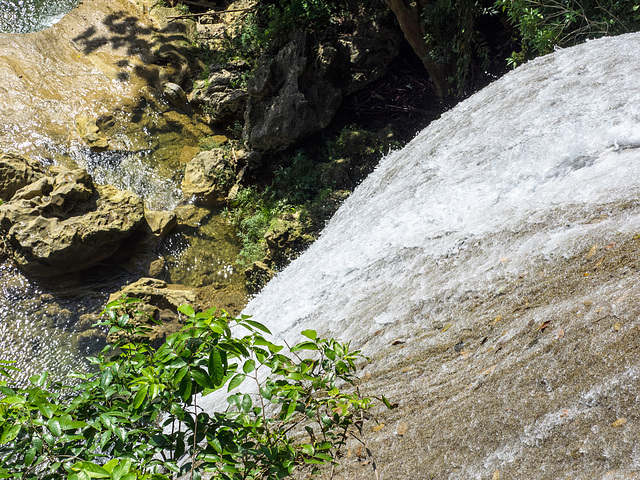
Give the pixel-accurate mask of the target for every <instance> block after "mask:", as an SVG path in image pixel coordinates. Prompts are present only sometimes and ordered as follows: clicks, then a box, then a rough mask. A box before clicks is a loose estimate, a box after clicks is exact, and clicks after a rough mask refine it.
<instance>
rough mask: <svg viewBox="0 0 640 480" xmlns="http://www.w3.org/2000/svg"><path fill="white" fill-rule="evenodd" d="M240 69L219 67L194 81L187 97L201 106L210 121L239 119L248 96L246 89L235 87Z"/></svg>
mask: <svg viewBox="0 0 640 480" xmlns="http://www.w3.org/2000/svg"><path fill="white" fill-rule="evenodd" d="M241 80H242V69H233V68H231V66H230V68H229V69H227V68H219V69H218V70H216V71H214V72H212V73H211V75H210V76H209V78H208V79H207V80H200V81H198V82H196V83H195V85H194V89H193V91H192V92H191V94H190V96H189V99H190V101H191V103H192V104H194V105H199V106H201V107H203V110H205V111H206V112H207V113H208V114H209V119H210V122H211V123H232V122H234V121H236V120H241V119H242V117H243V114H244V109H245V107H246V105H247V98H248V97H249V95H248V93H247V91H246V89H244V88H236V85H237V84H239V83H241Z"/></svg>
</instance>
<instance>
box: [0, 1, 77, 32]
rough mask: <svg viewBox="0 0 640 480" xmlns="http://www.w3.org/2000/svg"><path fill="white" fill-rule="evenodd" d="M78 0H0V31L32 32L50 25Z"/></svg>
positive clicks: (68, 10)
mask: <svg viewBox="0 0 640 480" xmlns="http://www.w3.org/2000/svg"><path fill="white" fill-rule="evenodd" d="M77 4H78V0H56V1H49V0H0V33H30V32H37V31H38V30H42V29H43V28H47V27H50V26H51V25H53V24H54V23H56V22H58V21H59V20H60V19H61V18H62V17H63V16H64V14H65V13H68V12H70V11H71V10H72V9H73V7H75V6H76V5H77Z"/></svg>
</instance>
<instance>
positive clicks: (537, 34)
mask: <svg viewBox="0 0 640 480" xmlns="http://www.w3.org/2000/svg"><path fill="white" fill-rule="evenodd" d="M496 6H497V7H499V8H501V9H502V10H503V11H504V12H505V13H506V14H507V16H508V18H509V21H510V22H511V23H512V24H513V25H514V26H515V28H516V30H517V33H518V37H519V38H518V41H519V43H520V46H521V50H520V51H519V52H514V53H512V55H511V57H510V58H509V63H510V64H512V65H513V66H516V65H518V64H520V63H522V62H523V61H525V60H528V59H530V58H534V57H536V56H539V55H544V54H547V53H550V52H552V51H553V48H554V47H556V46H560V47H565V46H571V45H575V44H577V43H580V42H582V41H584V40H586V39H589V38H597V37H602V36H606V35H616V34H619V33H625V32H629V31H636V30H638V29H640V1H638V0H621V1H620V0H586V1H583V2H577V1H576V0H497V1H496Z"/></svg>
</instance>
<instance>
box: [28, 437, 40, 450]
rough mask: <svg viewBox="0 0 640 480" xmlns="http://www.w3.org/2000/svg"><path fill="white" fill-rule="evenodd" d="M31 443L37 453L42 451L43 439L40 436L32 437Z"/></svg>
mask: <svg viewBox="0 0 640 480" xmlns="http://www.w3.org/2000/svg"><path fill="white" fill-rule="evenodd" d="M31 444H32V445H33V447H34V448H35V449H36V451H37V452H38V453H42V446H43V441H42V439H41V438H38V437H34V438H32V439H31Z"/></svg>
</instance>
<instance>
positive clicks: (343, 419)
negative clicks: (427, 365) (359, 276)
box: [0, 299, 389, 480]
mask: <svg viewBox="0 0 640 480" xmlns="http://www.w3.org/2000/svg"><path fill="white" fill-rule="evenodd" d="M137 302H138V301H137V300H134V299H122V300H119V301H116V302H112V303H110V304H108V305H107V307H106V309H105V312H104V313H105V315H106V319H105V320H104V321H102V322H101V323H100V324H101V325H103V326H105V327H108V328H109V331H110V333H120V334H121V335H120V336H119V337H120V339H121V340H120V341H119V342H118V344H116V345H113V346H110V347H106V348H105V350H103V351H102V352H101V354H100V355H98V356H97V357H93V358H90V360H91V362H92V363H93V365H94V366H95V370H96V371H95V372H93V373H83V374H75V375H73V376H72V377H71V379H68V380H67V381H66V382H59V381H52V380H51V379H50V378H49V376H48V375H47V374H46V373H42V374H40V375H35V376H33V377H31V379H30V384H29V385H28V386H27V387H18V386H16V385H11V383H10V382H11V371H12V369H13V367H12V366H11V364H10V363H9V362H6V361H3V362H2V364H1V365H0V378H4V380H2V381H0V394H1V396H0V478H5V479H9V478H16V479H17V478H20V479H23V480H26V479H33V480H35V479H39V480H54V479H55V480H59V479H63V478H66V479H68V480H87V479H90V478H106V479H112V480H116V479H119V480H136V479H149V480H167V479H173V478H177V477H178V476H180V475H185V474H189V476H190V478H193V479H199V478H201V475H202V473H205V472H207V473H209V474H212V475H213V478H220V479H227V480H230V479H233V480H235V479H238V480H239V479H247V478H254V479H255V478H260V479H280V478H284V477H286V476H288V475H290V474H291V473H292V472H293V471H294V470H295V469H296V468H298V469H302V468H307V469H309V470H311V471H312V472H313V471H315V470H316V469H317V467H318V465H321V464H324V463H328V462H332V461H334V459H335V456H336V453H337V451H338V450H339V449H340V447H341V446H342V445H343V443H344V441H345V439H346V437H347V435H350V434H351V435H354V434H356V433H357V432H354V431H353V430H354V428H355V429H356V430H357V427H359V426H361V423H362V421H363V419H364V414H365V412H366V411H367V409H368V408H369V406H370V404H371V401H372V400H371V398H368V397H363V396H361V395H360V393H359V391H358V390H357V389H351V390H350V391H346V390H343V389H342V388H341V387H342V386H344V385H350V384H352V383H353V381H354V376H353V375H354V372H355V369H356V362H357V361H358V359H360V358H362V357H361V355H360V353H359V352H357V351H355V352H352V351H350V349H349V345H348V344H342V343H339V342H337V341H335V340H332V339H329V340H327V339H321V338H318V336H317V334H316V332H315V331H312V330H306V331H304V332H302V334H303V335H304V336H305V337H306V340H305V341H304V342H301V343H299V344H297V345H295V346H294V347H293V348H291V349H290V350H289V353H285V351H284V350H283V347H282V346H278V345H276V344H274V343H272V342H270V341H269V340H267V339H266V338H265V337H264V334H265V333H269V331H268V330H267V329H266V327H264V326H263V325H262V324H260V323H258V322H255V321H253V320H251V319H250V318H249V317H247V316H242V317H240V318H231V317H229V316H228V315H227V314H226V313H225V312H222V313H221V314H220V315H216V314H215V312H214V311H213V310H209V311H207V312H204V313H196V312H194V310H193V309H192V308H191V307H189V306H183V307H180V309H179V311H180V312H181V313H183V314H184V315H185V316H186V324H185V326H184V328H183V329H182V330H181V331H180V332H178V333H176V334H173V335H171V336H169V337H168V339H167V341H166V343H165V344H163V345H162V346H161V347H159V348H158V349H154V348H152V347H151V346H149V345H146V344H145V343H131V342H130V341H129V339H130V338H133V337H134V336H139V335H144V334H145V331H144V329H143V328H142V327H140V326H137V325H138V324H136V323H135V322H132V321H131V319H132V318H134V316H135V315H136V314H139V312H137V313H136V312H134V310H135V306H136V304H137ZM232 332H235V335H234V334H233V333H232ZM298 352H304V353H305V355H304V356H299V353H298ZM73 380H75V382H74V381H73ZM245 381H251V382H252V384H253V386H254V392H255V393H246V394H243V393H234V392H236V391H237V390H236V389H237V388H238V387H239V386H240V385H241V384H242V383H243V382H245ZM219 390H223V391H226V392H228V393H229V394H230V395H229V396H228V397H227V403H228V408H227V409H226V410H224V411H215V412H206V411H204V410H203V409H202V408H201V407H200V406H199V402H200V401H201V396H206V395H208V394H210V393H212V392H214V391H219ZM382 401H383V402H385V404H387V405H389V404H388V402H387V401H386V399H384V397H382ZM294 432H297V434H296V435H297V436H296V435H294ZM294 437H295V438H297V439H298V440H297V441H295V440H294Z"/></svg>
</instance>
